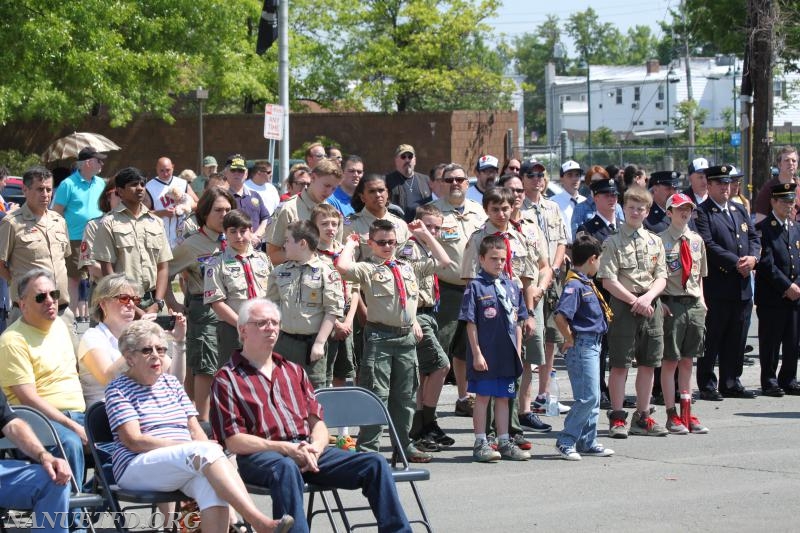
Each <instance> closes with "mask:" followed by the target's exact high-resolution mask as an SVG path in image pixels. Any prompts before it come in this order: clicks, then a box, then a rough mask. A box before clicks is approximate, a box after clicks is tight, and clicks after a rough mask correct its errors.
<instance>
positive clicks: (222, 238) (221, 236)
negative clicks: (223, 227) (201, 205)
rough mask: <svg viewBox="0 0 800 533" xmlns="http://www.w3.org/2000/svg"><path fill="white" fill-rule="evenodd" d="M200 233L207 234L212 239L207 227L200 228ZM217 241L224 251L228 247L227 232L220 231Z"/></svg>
mask: <svg viewBox="0 0 800 533" xmlns="http://www.w3.org/2000/svg"><path fill="white" fill-rule="evenodd" d="M200 233H202V234H203V235H205V236H206V237H208V238H209V239H211V237H209V235H208V233H206V231H205V229H203V228H200ZM212 240H213V239H212ZM217 242H218V243H219V249H220V250H222V251H223V252H224V251H225V249H226V248H227V247H228V241H227V240H225V234H224V233H220V234H219V237H217Z"/></svg>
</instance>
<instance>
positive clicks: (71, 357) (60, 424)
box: [0, 268, 86, 487]
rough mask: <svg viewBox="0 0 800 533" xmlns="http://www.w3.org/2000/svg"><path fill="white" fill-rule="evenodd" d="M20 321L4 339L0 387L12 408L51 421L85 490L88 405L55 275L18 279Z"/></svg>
mask: <svg viewBox="0 0 800 533" xmlns="http://www.w3.org/2000/svg"><path fill="white" fill-rule="evenodd" d="M16 283H17V289H18V294H19V307H20V311H21V312H22V318H20V319H19V320H17V321H16V322H14V323H13V324H11V325H10V326H9V327H8V329H6V330H5V332H4V333H3V334H2V335H0V361H2V362H3V364H2V365H0V384H2V386H3V392H4V393H5V394H6V396H7V397H8V403H9V404H10V405H12V406H13V405H28V406H30V407H34V408H36V409H38V410H39V411H41V412H42V413H43V414H44V415H45V416H46V417H47V418H49V419H50V421H51V422H53V426H54V427H55V428H56V431H57V432H58V436H59V438H60V439H61V442H62V444H63V445H64V452H65V454H66V457H64V459H66V460H67V461H68V462H69V465H70V467H71V468H72V472H73V474H74V475H75V481H77V483H78V486H79V487H82V486H83V469H84V459H83V445H84V444H86V432H85V431H84V429H83V414H84V411H85V410H86V404H85V403H84V401H83V391H82V390H81V383H80V380H79V379H78V370H77V361H76V359H75V352H74V350H73V348H72V339H71V338H70V333H69V329H68V328H67V324H66V323H65V322H64V321H63V320H62V319H61V318H59V316H58V298H59V296H60V294H59V290H58V289H56V282H55V278H54V277H53V274H52V273H51V272H49V271H47V270H44V269H40V268H37V269H33V270H31V271H29V272H27V273H26V274H24V275H23V276H21V277H20V278H19V279H18V280H16Z"/></svg>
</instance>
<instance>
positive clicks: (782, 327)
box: [756, 183, 800, 397]
mask: <svg viewBox="0 0 800 533" xmlns="http://www.w3.org/2000/svg"><path fill="white" fill-rule="evenodd" d="M796 187H797V186H796V185H795V184H794V183H779V184H777V185H775V186H774V187H772V197H771V198H770V203H771V204H772V212H771V213H770V214H769V215H767V217H766V218H765V219H764V220H762V221H761V222H759V223H758V224H757V225H756V228H757V229H758V230H759V231H760V232H761V259H760V260H759V261H758V268H756V312H757V313H758V343H759V347H760V354H759V359H760V360H761V389H762V391H763V393H764V394H765V395H766V396H775V397H780V396H783V395H784V394H791V395H799V394H800V385H798V384H797V343H798V323H800V226H798V224H797V223H796V222H794V221H792V216H791V214H792V208H793V207H794V202H795V189H796ZM781 345H783V356H782V357H781V356H780V352H781ZM778 359H781V371H780V372H779V373H778V374H777V376H776V375H775V374H776V371H777V370H778Z"/></svg>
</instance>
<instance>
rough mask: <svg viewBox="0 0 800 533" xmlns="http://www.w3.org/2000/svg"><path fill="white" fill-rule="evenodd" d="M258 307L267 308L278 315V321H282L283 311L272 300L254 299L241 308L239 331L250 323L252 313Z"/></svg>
mask: <svg viewBox="0 0 800 533" xmlns="http://www.w3.org/2000/svg"><path fill="white" fill-rule="evenodd" d="M256 306H263V307H264V308H266V310H267V311H274V312H275V313H277V315H278V320H280V319H281V310H280V308H279V307H278V306H277V305H276V304H275V302H273V301H272V300H267V299H266V298H253V299H252V300H247V301H246V302H245V303H244V304H242V306H241V307H240V308H239V318H238V320H237V321H236V325H237V328H236V329H237V330H239V329H240V328H242V327H244V325H245V324H247V323H248V322H249V321H250V313H251V312H252V311H253V308H254V307H256ZM239 340H240V341H241V340H242V334H241V333H239Z"/></svg>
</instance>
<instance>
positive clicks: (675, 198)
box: [667, 192, 697, 209]
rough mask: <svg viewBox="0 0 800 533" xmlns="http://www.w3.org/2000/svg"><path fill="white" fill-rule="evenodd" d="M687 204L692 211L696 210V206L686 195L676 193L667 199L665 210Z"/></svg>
mask: <svg viewBox="0 0 800 533" xmlns="http://www.w3.org/2000/svg"><path fill="white" fill-rule="evenodd" d="M686 204H689V205H691V206H692V209H694V208H696V207H697V206H696V205H695V204H694V202H693V201H692V199H691V198H689V196H688V195H686V194H683V193H682V192H677V193H675V194H673V195H672V196H670V197H669V198H667V209H669V208H670V207H680V206H682V205H686Z"/></svg>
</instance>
